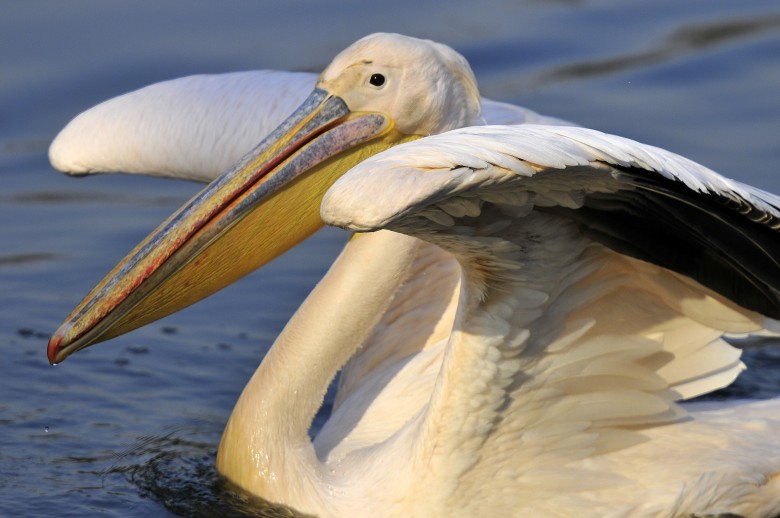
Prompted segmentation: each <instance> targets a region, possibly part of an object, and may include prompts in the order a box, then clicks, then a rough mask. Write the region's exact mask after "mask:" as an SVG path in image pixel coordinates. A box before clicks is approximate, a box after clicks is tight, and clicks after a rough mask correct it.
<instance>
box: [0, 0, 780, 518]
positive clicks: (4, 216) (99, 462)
mask: <svg viewBox="0 0 780 518" xmlns="http://www.w3.org/2000/svg"><path fill="white" fill-rule="evenodd" d="M1 3H2V5H0V12H2V15H1V16H0V222H1V223H2V224H1V225H0V347H2V349H0V351H2V355H3V362H2V364H0V426H1V427H2V428H1V429H2V435H1V436H0V437H2V440H1V442H0V515H3V516H12V515H13V516H48V515H51V516H54V515H56V516H85V515H96V514H102V515H107V516H169V515H184V516H225V515H230V514H233V515H248V514H249V515H251V514H255V515H264V516H279V515H281V516H284V515H286V513H287V512H286V511H284V510H279V509H274V508H269V507H268V506H264V505H263V504H262V503H260V502H257V501H251V500H249V499H248V497H247V496H246V495H243V494H241V493H240V492H237V491H234V490H233V489H232V488H229V487H224V485H223V484H222V483H221V482H220V480H219V479H218V478H217V476H216V474H215V472H214V469H213V467H212V466H213V457H214V452H215V449H216V445H217V443H218V441H219V436H220V433H221V430H222V427H223V426H224V423H225V421H226V419H227V417H228V414H229V411H230V409H231V408H232V405H233V403H234V402H235V400H236V398H237V397H238V394H239V392H240V390H241V388H242V387H243V385H244V383H245V382H246V380H247V379H248V377H249V376H250V374H251V373H252V371H253V370H254V368H255V367H256V365H257V364H258V362H259V361H260V359H261V357H262V355H263V353H264V351H265V350H266V349H267V347H268V346H269V345H270V343H271V342H272V340H273V337H274V336H275V334H276V333H277V332H278V331H279V330H280V329H281V327H282V326H283V325H284V322H285V321H286V320H287V318H288V317H289V316H290V314H291V313H292V312H293V311H294V309H295V308H296V307H297V305H298V304H299V303H300V302H301V300H302V299H303V297H304V296H305V295H306V293H307V292H308V290H309V289H310V288H311V286H312V285H313V283H314V282H316V280H317V279H318V278H319V276H321V275H322V273H323V272H324V271H325V269H326V268H327V266H328V264H329V263H330V261H331V260H332V258H333V257H335V255H336V253H337V252H338V250H339V249H340V247H341V246H342V244H343V242H344V239H345V235H344V234H343V233H341V232H338V231H335V230H326V231H324V232H322V233H320V234H318V235H317V236H315V237H314V238H313V239H311V240H310V241H308V242H307V243H306V244H305V245H304V246H302V247H299V248H298V249H296V250H294V251H293V252H292V253H291V254H292V255H290V256H288V258H287V259H285V261H284V262H283V264H282V263H281V262H276V263H273V264H271V265H269V266H268V267H267V268H265V269H263V270H261V271H259V272H257V273H256V274H253V275H252V276H250V277H249V278H247V279H246V280H244V281H243V282H241V283H238V284H237V285H235V286H232V287H230V288H228V289H227V290H225V291H223V292H222V293H220V294H217V295H216V296H214V297H212V298H210V299H208V300H206V301H203V302H202V303H200V304H198V305H196V306H195V307H192V308H190V309H188V310H185V311H183V312H181V313H179V314H177V315H174V316H172V317H169V318H168V319H165V320H163V321H161V322H158V323H155V324H152V325H150V326H148V327H147V328H144V329H141V330H138V331H136V332H134V333H131V334H129V335H127V336H124V337H121V338H118V339H115V340H113V341H112V342H111V343H109V344H106V345H103V346H100V347H96V348H92V349H89V350H87V351H84V352H81V353H79V354H78V355H77V356H76V357H74V358H73V359H71V360H69V361H67V362H65V363H64V364H63V365H61V366H57V367H56V368H52V367H50V366H49V365H48V364H47V362H46V357H45V345H46V341H47V339H48V336H49V335H50V334H51V332H52V331H53V330H54V329H55V328H56V326H57V325H58V324H59V323H60V322H61V321H62V319H63V318H64V317H65V315H67V313H68V312H69V311H70V309H71V308H72V307H73V306H74V305H75V304H76V303H77V302H78V301H79V300H80V298H81V297H82V296H83V295H84V294H86V292H87V291H88V290H89V289H90V288H91V287H92V286H93V285H94V283H95V282H97V281H98V280H99V278H100V277H102V276H103V274H104V273H105V272H107V271H108V270H109V269H110V267H111V266H113V264H114V263H115V262H116V261H118V260H119V259H120V258H121V257H123V256H124V255H125V253H126V252H127V251H128V250H129V249H130V247H131V246H132V245H133V244H135V243H136V242H137V241H138V240H139V239H141V238H142V237H143V236H144V235H145V234H146V233H147V232H148V231H149V230H150V229H152V228H153V227H154V226H156V224H157V223H158V222H159V221H161V220H162V219H163V218H164V217H165V216H166V215H168V214H169V213H170V212H171V211H173V210H174V209H175V208H176V207H177V206H178V205H179V204H180V203H182V202H183V201H184V200H186V199H187V198H188V197H189V196H190V195H192V194H193V193H194V192H196V191H197V190H198V189H199V187H200V186H199V185H196V184H191V183H186V182H175V181H165V180H159V179H157V180H155V179H148V178H140V177H128V176H124V177H123V176H105V177H94V178H88V179H81V180H76V179H73V178H66V177H63V176H61V175H59V174H57V173H55V172H53V171H52V170H51V168H50V167H49V166H48V162H47V159H46V148H47V146H48V143H49V141H50V140H51V138H52V137H53V136H54V135H55V133H56V132H57V130H58V129H59V128H60V127H62V126H63V125H64V124H65V123H66V122H67V121H68V120H69V119H70V118H71V117H72V116H73V115H75V114H76V113H78V112H79V111H81V110H82V109H85V108H87V107H89V106H91V105H93V104H95V103H97V102H99V101H101V100H104V99H106V98H109V97H111V96H114V95H117V94H120V93H123V92H125V91H128V90H131V89H134V88H137V87H140V86H143V85H145V84H148V83H151V82H155V81H159V80H163V79H168V78H172V77H177V76H181V75H186V74H191V73H203V72H226V71H233V70H242V69H251V68H277V69H289V70H319V69H321V68H322V67H324V66H325V65H326V64H327V62H328V61H329V59H330V57H331V56H333V55H334V54H335V53H336V52H337V51H339V50H341V49H342V48H343V47H345V46H346V45H348V44H349V43H351V42H352V41H353V40H355V39H357V38H358V37H360V36H362V35H365V34H367V33H370V32H374V31H378V30H385V31H396V32H402V33H406V34H411V35H416V36H424V37H429V38H432V39H435V40H439V41H443V42H446V43H448V44H450V45H452V46H453V47H455V48H457V49H458V50H460V51H461V52H463V53H464V54H465V55H466V57H467V58H469V60H470V61H471V63H472V65H473V68H474V70H475V72H476V74H477V77H478V79H479V81H480V87H481V89H482V91H483V92H484V94H485V95H486V96H489V97H493V98H496V99H501V100H507V101H511V102H516V103H520V104H523V105H526V106H529V107H532V108H534V109H536V110H538V111H541V112H544V113H548V114H551V115H556V116H559V117H563V118H567V119H570V120H574V121H577V122H579V123H581V124H584V125H586V126H591V127H595V128H598V129H602V130H605V131H609V132H613V133H618V134H621V135H625V136H628V137H631V138H635V139H638V140H641V141H644V142H648V143H652V144H655V145H659V146H662V147H666V148H669V149H671V150H673V151H676V152H679V153H681V154H683V155H686V156H688V157H690V158H693V159H695V160H697V161H700V162H702V163H704V164H706V165H708V166H710V167H712V168H713V169H715V170H717V171H720V172H721V173H723V174H726V175H728V176H731V177H735V178H738V179H741V180H743V181H745V182H747V183H750V184H753V185H757V186H760V187H762V188H764V189H767V190H769V191H773V192H780V175H778V174H777V167H776V164H777V163H778V161H779V160H780V146H778V135H780V95H778V92H780V7H778V6H777V3H776V2H774V1H772V0H766V1H757V0H745V1H741V2H733V1H730V0H728V1H714V0H694V1H687V2H678V1H675V0H667V1H656V2H652V3H641V2H617V1H577V0H559V1H547V2H542V1H540V0H536V1H525V2H511V1H506V0H503V1H500V0H494V1H486V2H480V3H479V5H477V3H476V2H465V1H462V2H449V3H448V4H447V7H446V8H444V7H442V6H441V4H440V3H437V2H433V1H429V0H415V1H413V2H412V1H401V2H393V3H392V4H391V3H388V2H385V3H381V4H377V5H374V6H370V7H368V6H362V7H354V6H353V4H352V3H351V2H344V1H342V2H333V3H331V4H329V5H324V3H320V2H315V1H314V0H309V1H298V2H288V3H281V2H254V3H223V2H221V3H178V2H176V3H167V4H162V5H161V4H160V3H159V2H151V1H148V2H139V1H134V2H129V1H127V2H111V3H107V2H101V1H99V0H95V1H86V0H81V1H70V2H67V3H66V2H57V1H49V2H35V3H31V2H10V1H5V2H1ZM759 345H760V346H759V347H758V348H757V349H753V350H750V351H748V352H747V353H746V362H747V363H748V365H749V366H750V367H751V370H750V371H749V372H748V373H746V374H745V375H744V376H743V377H742V378H741V379H740V380H739V382H738V383H737V384H736V385H735V386H733V387H732V388H730V389H729V390H727V391H725V392H723V393H721V394H719V395H718V397H745V396H748V397H769V396H772V395H776V394H777V393H778V392H780V353H779V352H778V349H777V348H773V347H771V345H770V346H767V344H759Z"/></svg>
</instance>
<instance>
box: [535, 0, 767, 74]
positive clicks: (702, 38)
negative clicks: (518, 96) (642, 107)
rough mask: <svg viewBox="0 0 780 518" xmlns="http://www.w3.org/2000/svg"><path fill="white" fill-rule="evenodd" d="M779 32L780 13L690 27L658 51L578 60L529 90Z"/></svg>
mask: <svg viewBox="0 0 780 518" xmlns="http://www.w3.org/2000/svg"><path fill="white" fill-rule="evenodd" d="M778 29H780V13H776V14H768V15H762V16H760V17H756V18H748V19H743V20H720V21H716V22H711V23H706V24H703V23H695V24H690V25H687V26H685V27H681V28H678V29H676V30H675V31H673V32H672V33H670V34H669V36H668V37H667V38H665V39H664V40H662V41H661V42H659V45H658V46H657V47H655V48H647V49H641V50H640V51H638V52H635V53H632V54H624V55H618V56H610V57H608V58H605V59H601V60H591V61H578V62H576V63H571V64H568V65H564V66H560V67H556V68H553V69H551V70H548V71H545V72H542V73H541V74H538V75H536V76H535V77H533V78H532V79H531V80H530V85H529V86H528V88H538V87H540V86H542V85H550V84H552V83H559V82H563V81H571V80H577V79H587V78H590V77H594V76H604V75H609V74H616V73H619V72H624V71H626V70H630V69H637V68H646V67H649V66H654V65H656V64H658V63H663V62H665V61H670V60H673V59H678V58H680V57H681V56H683V55H685V54H689V53H694V52H697V51H702V50H705V49H709V48H711V47H715V46H718V45H723V44H726V43H729V42H731V41H733V40H737V39H740V38H747V37H751V36H756V35H758V34H760V33H763V32H768V31H773V30H778Z"/></svg>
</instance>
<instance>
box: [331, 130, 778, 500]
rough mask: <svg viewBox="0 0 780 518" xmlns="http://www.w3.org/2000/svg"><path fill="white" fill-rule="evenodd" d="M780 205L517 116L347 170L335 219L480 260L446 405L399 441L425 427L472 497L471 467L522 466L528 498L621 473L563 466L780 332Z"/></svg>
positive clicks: (690, 170)
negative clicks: (507, 123)
mask: <svg viewBox="0 0 780 518" xmlns="http://www.w3.org/2000/svg"><path fill="white" fill-rule="evenodd" d="M778 207H780V200H778V198H777V197H775V196H773V195H770V194H768V193H765V192H762V191H760V190H757V189H754V188H751V187H748V186H745V185H742V184H740V183H738V182H734V181H730V180H728V179H725V178H723V177H721V176H719V175H717V174H716V173H714V172H712V171H710V170H708V169H706V168H704V167H702V166H700V165H698V164H695V163H693V162H691V161H689V160H686V159H684V158H682V157H679V156H677V155H674V154H672V153H669V152H667V151H664V150H661V149H657V148H653V147H650V146H644V145H641V144H639V143H636V142H632V141H630V140H627V139H623V138H619V137H615V136H610V135H605V134H603V133H600V132H596V131H593V130H587V129H583V128H571V127H550V126H514V127H484V128H479V127H474V128H465V129H461V130H455V131H452V132H449V133H446V134H442V135H438V136H433V137H428V138H425V139H420V140H418V141H415V142H412V143H409V144H404V145H401V146H397V147H395V148H393V149H391V150H388V151H386V152H384V153H381V154H379V155H377V156H375V157H373V158H371V159H369V160H367V161H365V162H363V163H361V164H360V165H358V166H357V167H355V168H354V169H352V170H351V171H350V172H349V173H347V174H346V175H345V176H344V177H342V178H341V179H340V180H339V181H337V182H336V184H334V185H333V187H332V188H331V189H330V191H329V192H328V193H327V194H326V196H325V199H324V201H323V205H322V215H323V219H324V220H325V221H326V222H327V223H330V224H335V225H338V226H342V227H346V228H350V229H353V230H362V231H370V230H376V229H380V228H389V229H393V230H398V231H402V232H405V233H409V234H412V235H417V236H418V237H422V238H424V239H428V240H430V241H432V242H434V243H437V244H439V245H440V246H442V247H443V248H445V249H448V250H450V251H451V252H452V253H453V254H455V255H457V256H459V259H460V262H461V263H462V264H463V269H464V271H465V274H464V279H465V280H464V282H463V284H464V285H463V286H462V287H461V297H460V300H461V302H460V308H459V309H458V314H457V316H456V317H455V318H454V320H453V328H452V333H451V335H450V338H449V341H448V343H447V344H446V350H445V351H444V352H443V354H442V358H441V361H440V363H439V365H438V367H439V372H438V378H437V379H436V381H435V382H434V383H431V386H430V390H431V392H430V396H429V398H428V403H427V405H425V406H424V407H423V408H422V410H421V411H420V413H419V414H417V416H416V417H415V416H413V417H412V418H410V420H409V422H408V424H407V426H406V428H407V430H414V432H408V433H398V434H396V435H395V436H394V438H393V439H391V440H409V438H410V437H414V438H415V441H416V442H415V444H417V445H418V447H419V448H420V449H419V450H418V454H417V456H416V457H415V458H418V459H422V460H421V461H422V462H424V463H426V466H427V468H426V469H424V470H423V469H421V470H419V472H420V473H429V472H434V473H437V475H441V474H444V473H446V474H447V476H444V477H441V478H439V479H437V480H436V481H430V482H431V483H437V484H445V485H446V484H449V485H450V486H451V488H452V490H453V492H452V495H451V496H452V497H453V498H456V499H459V501H460V500H462V504H463V505H464V506H467V505H468V499H469V498H471V497H473V496H474V495H469V494H468V492H467V491H459V490H458V488H466V487H479V484H468V483H463V481H464V477H475V480H479V479H483V480H486V479H490V480H491V481H494V483H497V484H498V483H500V482H499V480H505V481H507V482H506V483H507V484H508V486H507V487H508V489H507V490H509V488H516V487H520V485H513V482H514V483H516V482H517V480H518V479H519V478H523V480H524V482H523V487H526V488H528V491H529V498H535V496H534V495H533V494H532V493H533V492H534V491H536V490H537V489H541V488H545V487H547V488H555V487H558V486H559V485H560V484H568V483H571V484H572V487H574V488H580V489H587V488H588V487H591V488H596V487H598V486H599V485H600V484H608V483H612V482H614V481H607V480H604V479H603V478H599V476H593V474H592V473H591V474H588V473H585V472H583V471H582V467H583V466H584V465H583V464H579V465H578V466H579V468H580V469H571V470H569V471H567V469H568V468H564V467H562V466H566V463H567V462H574V461H580V460H582V459H585V458H593V457H596V456H599V455H600V454H604V453H607V452H610V451H614V450H620V449H622V448H625V447H627V446H630V445H633V444H636V443H637V442H640V441H642V440H643V431H644V430H649V429H651V428H653V427H655V426H658V425H661V424H666V423H668V422H669V421H670V420H677V419H680V418H681V417H682V416H684V415H685V411H684V410H683V409H681V408H679V407H678V406H677V405H676V404H675V401H676V400H679V399H685V398H690V397H694V396H696V395H699V394H703V393H706V392H709V391H711V390H714V389H717V388H720V387H723V386H725V385H728V384H729V383H730V382H731V381H733V379H734V378H735V377H736V376H737V375H738V373H739V372H740V370H741V369H742V365H741V363H740V361H739V351H738V350H736V349H734V348H733V347H731V346H730V345H729V344H727V343H726V342H724V341H723V340H722V339H721V337H722V336H723V335H724V334H727V333H751V332H755V331H758V330H761V329H762V328H765V327H769V328H774V329H775V330H777V329H778V322H777V320H776V319H778V317H780V264H778V258H780V239H778V238H779V237H780V225H779V224H778V223H779V222H780V210H779V209H778ZM480 283H481V284H480ZM479 301H481V302H479ZM475 304H479V310H474V309H473V308H474V305H475ZM767 317H769V318H767ZM404 438H405V439H404ZM391 450H392V448H390V449H389V451H391ZM602 474H603V473H602ZM638 476H639V475H638ZM550 477H551V478H550ZM567 477H568V478H567ZM420 483H421V485H424V484H423V482H420ZM466 508H467V507H466Z"/></svg>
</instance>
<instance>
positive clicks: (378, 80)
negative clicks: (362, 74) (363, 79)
mask: <svg viewBox="0 0 780 518" xmlns="http://www.w3.org/2000/svg"><path fill="white" fill-rule="evenodd" d="M368 82H369V83H371V84H372V85H373V86H382V85H383V84H385V76H383V75H382V74H371V78H370V79H369V80H368Z"/></svg>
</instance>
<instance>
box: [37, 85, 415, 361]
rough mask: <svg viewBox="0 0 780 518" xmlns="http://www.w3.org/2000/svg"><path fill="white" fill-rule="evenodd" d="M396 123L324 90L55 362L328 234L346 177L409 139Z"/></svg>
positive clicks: (135, 260)
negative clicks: (323, 211)
mask: <svg viewBox="0 0 780 518" xmlns="http://www.w3.org/2000/svg"><path fill="white" fill-rule="evenodd" d="M412 138H415V137H413V136H409V135H403V134H402V133H400V132H398V131H397V130H395V129H394V128H393V123H392V120H391V119H390V118H389V117H386V116H385V115H382V114H380V113H374V112H351V111H350V110H349V108H348V107H347V105H346V103H345V102H344V101H343V100H342V99H341V98H339V97H337V96H334V95H330V94H329V93H328V92H326V91H325V90H322V89H320V88H317V89H315V90H314V92H312V94H311V95H310V96H309V98H308V99H307V100H306V101H304V103H303V104H302V105H301V106H300V107H299V108H298V109H297V110H296V111H295V112H294V113H293V114H292V115H291V116H290V117H289V118H288V119H287V120H286V121H285V122H283V123H282V124H281V126H279V128H277V129H276V130H275V131H274V132H273V133H272V134H271V135H269V136H268V137H266V138H265V139H264V140H263V141H262V142H261V143H260V144H258V145H257V147H256V148H255V149H253V150H252V151H251V152H249V153H248V154H247V155H246V156H245V157H244V158H242V159H241V160H240V161H239V162H238V163H237V164H235V165H234V166H233V167H232V168H231V169H229V170H228V171H227V172H225V173H224V174H223V175H222V176H220V177H219V178H217V179H216V180H214V182H212V183H211V184H209V185H208V186H207V187H206V188H205V189H204V190H202V191H201V192H200V193H198V194H197V195H195V197H194V198H192V199H191V200H190V201H188V202H187V203H186V204H184V206H182V207H181V208H180V209H179V210H177V211H176V212H175V213H174V214H173V215H172V216H170V217H169V218H168V219H167V220H166V221H165V222H163V223H162V224H161V225H160V226H159V227H158V228H157V229H156V230H155V231H154V232H152V233H151V234H150V235H149V236H148V237H147V238H146V239H144V240H143V241H142V242H141V243H140V244H139V245H138V246H136V247H135V249H133V250H132V251H131V252H130V254H129V255H128V256H127V257H125V259H123V260H122V261H121V262H120V263H119V264H118V265H116V266H115V267H114V269H113V270H112V271H111V272H109V274H108V275H107V276H106V277H105V278H104V279H103V280H102V281H101V282H100V283H99V284H98V285H97V286H96V287H95V288H94V289H93V290H92V292H90V293H89V295H87V296H86V298H84V300H83V301H82V302H81V303H80V304H79V305H78V306H77V307H76V308H75V309H74V310H73V312H72V313H71V314H70V316H68V318H67V320H66V321H65V322H64V323H63V324H62V325H61V326H60V328H59V329H58V330H57V332H56V333H55V334H54V336H52V338H51V340H50V341H49V347H48V357H49V361H50V362H51V363H52V364H54V363H59V362H61V361H62V360H64V359H65V358H67V357H68V356H70V355H71V354H73V353H74V352H76V351H78V350H81V349H83V348H85V347H88V346H90V345H92V344H94V343H97V342H101V341H104V340H107V339H109V338H113V337H115V336H118V335H121V334H123V333H126V332H128V331H131V330H133V329H136V328H138V327H141V326H143V325H145V324H148V323H150V322H153V321H155V320H158V319H160V318H162V317H164V316H166V315H169V314H171V313H174V312H176V311H178V310H180V309H182V308H185V307H187V306H189V305H190V304H193V303H195V302H197V301H198V300H200V299H202V298H205V297H206V296H208V295H210V294H212V293H214V292H216V291H218V290H220V289H221V288H224V287H225V286H227V285H228V284H230V283H232V282H234V281H236V280H238V279H239V278H241V277H243V276H244V275H246V274H248V273H250V272H252V271H254V270H256V269H257V268H259V267H261V266H262V265H264V264H265V263H267V262H269V261H270V260H271V259H273V258H275V257H277V256H279V255H280V254H282V253H284V252H285V251H287V250H289V249H290V248H292V247H293V246H295V245H296V244H298V243H299V242H300V241H302V240H303V239H305V238H306V237H308V236H310V235H311V234H313V233H314V232H315V231H316V230H318V229H319V228H320V227H322V221H321V220H320V216H319V207H320V202H321V201H322V196H323V195H324V193H325V191H326V190H327V189H328V187H330V186H331V185H332V184H333V182H335V181H336V179H338V177H339V176H341V175H342V174H344V173H345V172H346V171H347V170H349V169H350V168H351V167H352V166H354V165H356V164H357V163H359V162H361V161H362V160H364V159H365V158H367V157H368V156H371V155H373V154H375V153H378V152H379V151H382V150H384V149H387V148H389V147H391V146H393V145H395V144H398V143H400V142H402V141H405V140H410V139H412Z"/></svg>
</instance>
